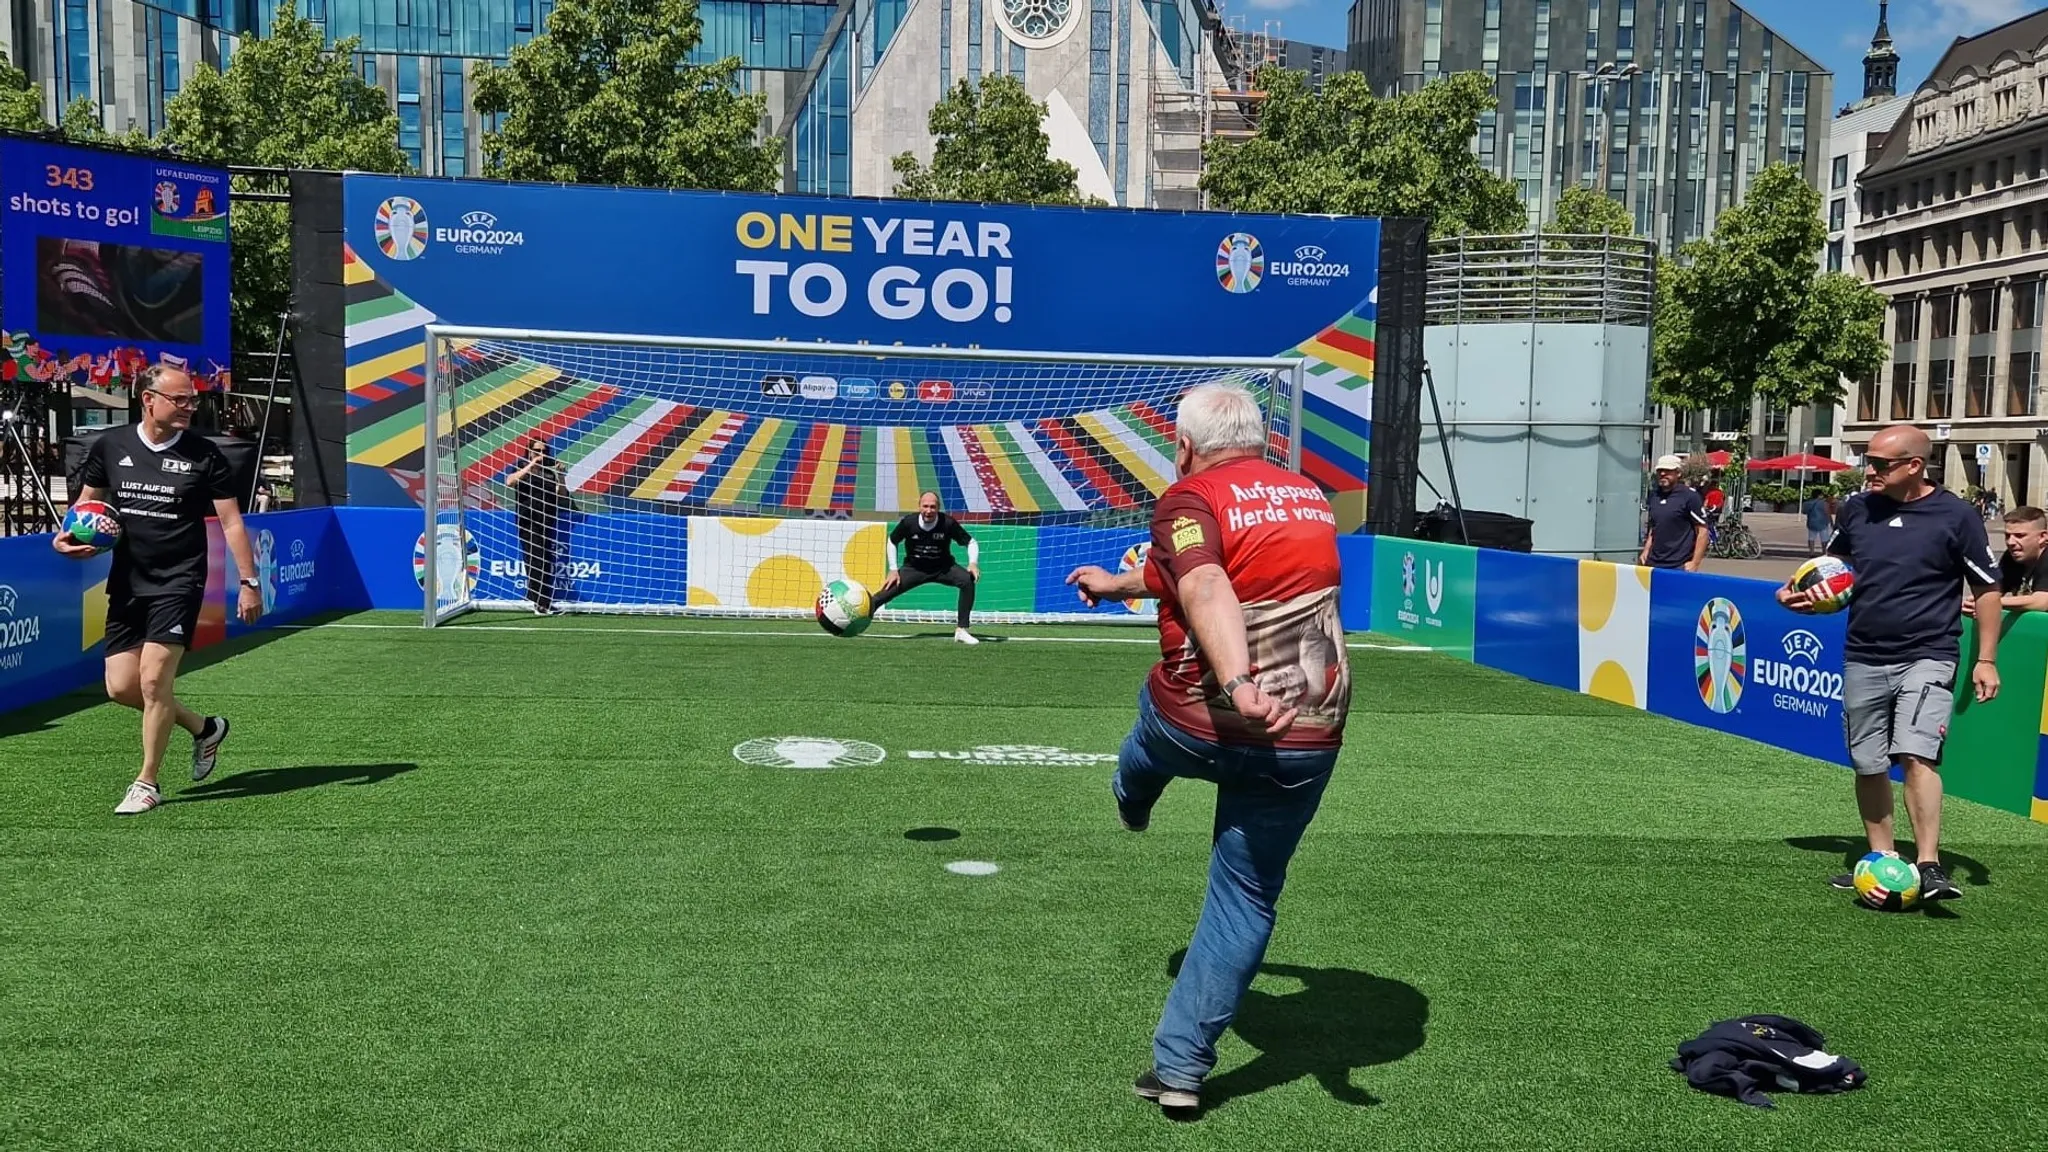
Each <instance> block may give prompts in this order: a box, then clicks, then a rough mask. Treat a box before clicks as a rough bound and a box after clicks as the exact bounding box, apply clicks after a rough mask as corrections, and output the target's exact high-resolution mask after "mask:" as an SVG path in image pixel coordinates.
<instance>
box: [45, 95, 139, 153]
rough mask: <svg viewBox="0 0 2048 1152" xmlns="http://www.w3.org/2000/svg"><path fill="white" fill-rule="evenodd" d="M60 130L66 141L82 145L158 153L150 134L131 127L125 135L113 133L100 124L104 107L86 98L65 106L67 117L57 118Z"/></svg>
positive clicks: (82, 97) (83, 97) (80, 98)
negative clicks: (97, 145)
mask: <svg viewBox="0 0 2048 1152" xmlns="http://www.w3.org/2000/svg"><path fill="white" fill-rule="evenodd" d="M57 128H58V130H59V131H61V132H63V133H64V138H65V139H66V140H71V141H75V142H76V143H79V144H109V145H112V146H114V147H116V148H126V149H129V150H130V151H134V152H154V151H157V150H158V149H157V146H156V144H155V143H154V142H152V141H151V140H150V138H149V133H147V132H144V131H143V130H142V129H140V128H136V127H133V126H130V127H129V128H128V129H127V130H126V131H124V132H118V133H116V132H109V131H107V127H106V125H104V124H102V123H100V106H99V105H97V104H95V103H93V102H92V100H91V99H90V98H88V97H85V96H80V97H79V98H78V99H76V100H73V101H72V102H71V103H69V104H67V105H65V107H64V114H63V115H62V116H60V117H58V118H57Z"/></svg>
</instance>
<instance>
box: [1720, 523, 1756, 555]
mask: <svg viewBox="0 0 2048 1152" xmlns="http://www.w3.org/2000/svg"><path fill="white" fill-rule="evenodd" d="M1763 554H1764V546H1763V542H1762V541H1760V540H1758V539H1757V538H1756V533H1754V532H1751V531H1750V530H1749V525H1747V524H1744V523H1743V522H1742V521H1740V520H1729V521H1727V522H1725V523H1722V522H1715V523H1710V524H1708V525H1707V555H1709V556H1712V557H1713V558H1715V559H1717V560H1759V559H1762V558H1763Z"/></svg>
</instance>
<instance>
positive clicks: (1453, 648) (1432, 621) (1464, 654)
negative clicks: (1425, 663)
mask: <svg viewBox="0 0 2048 1152" xmlns="http://www.w3.org/2000/svg"><path fill="white" fill-rule="evenodd" d="M1478 585H1479V550H1478V549H1477V548H1467V547H1464V546H1463V545H1460V544H1436V543H1432V542H1430V541H1427V540H1399V539H1393V538H1383V539H1380V540H1377V541H1375V542H1374V544H1373V550H1372V626H1373V631H1375V632H1378V633H1381V634H1382V635H1386V636H1395V637H1399V638H1400V639H1402V640H1406V641H1407V642H1409V643H1411V644H1417V645H1420V646H1422V647H1425V648H1429V649H1432V650H1434V651H1437V652H1443V653H1445V654H1447V655H1453V656H1457V657H1459V658H1461V659H1464V660H1470V659H1472V621H1473V617H1474V616H1475V614H1476V610H1477V596H1478Z"/></svg>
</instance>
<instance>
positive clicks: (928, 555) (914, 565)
mask: <svg viewBox="0 0 2048 1152" xmlns="http://www.w3.org/2000/svg"><path fill="white" fill-rule="evenodd" d="M898 544H902V545H903V546H904V549H903V566H902V567H901V568H898V567H897V566H896V545H898ZM955 544H962V545H965V546H966V548H967V566H966V567H965V568H962V567H961V566H960V564H959V562H958V561H956V560H954V559H953V545H955ZM980 579H981V545H980V544H979V543H977V542H976V541H975V539H974V537H973V536H970V535H968V532H967V529H965V528H962V527H961V526H960V522H959V521H958V520H955V519H953V518H952V517H951V516H948V515H946V514H945V513H944V512H941V511H939V494H938V493H936V492H926V493H924V494H923V495H921V496H919V497H918V498H917V515H915V516H905V517H904V518H903V519H901V520H899V521H897V522H896V527H895V528H893V529H891V530H890V532H889V578H888V579H886V580H884V581H882V590H881V591H880V592H879V593H877V594H876V595H875V600H874V610H875V611H877V612H879V611H881V610H882V605H884V604H887V603H888V602H889V601H891V600H894V599H895V598H896V597H898V596H901V595H903V594H904V593H905V592H908V591H910V590H911V589H912V588H915V587H917V586H918V585H920V584H930V583H934V582H936V583H939V584H949V585H951V586H953V587H955V588H958V589H959V590H960V619H959V623H958V625H957V626H956V627H955V628H954V629H953V639H955V640H958V641H959V642H960V643H962V644H979V643H981V641H979V640H977V639H975V638H974V633H972V632H969V631H968V630H967V617H968V614H969V613H971V612H973V611H974V585H975V582H976V581H979V580H980Z"/></svg>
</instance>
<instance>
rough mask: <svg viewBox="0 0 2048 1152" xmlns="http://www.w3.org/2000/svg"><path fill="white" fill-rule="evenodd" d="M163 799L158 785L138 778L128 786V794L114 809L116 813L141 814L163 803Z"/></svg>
mask: <svg viewBox="0 0 2048 1152" xmlns="http://www.w3.org/2000/svg"><path fill="white" fill-rule="evenodd" d="M163 799H164V798H163V794H162V793H161V792H158V791H157V787H156V785H154V784H146V783H144V782H142V781H140V780H137V781H136V782H135V783H133V784H130V785H129V786H128V795H126V796H124V797H122V798H121V803H120V804H119V805H118V806H117V807H115V809H114V815H116V816H140V815H141V814H142V813H144V812H147V811H149V810H150V809H151V808H154V807H156V806H157V805H158V804H161V803H163Z"/></svg>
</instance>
